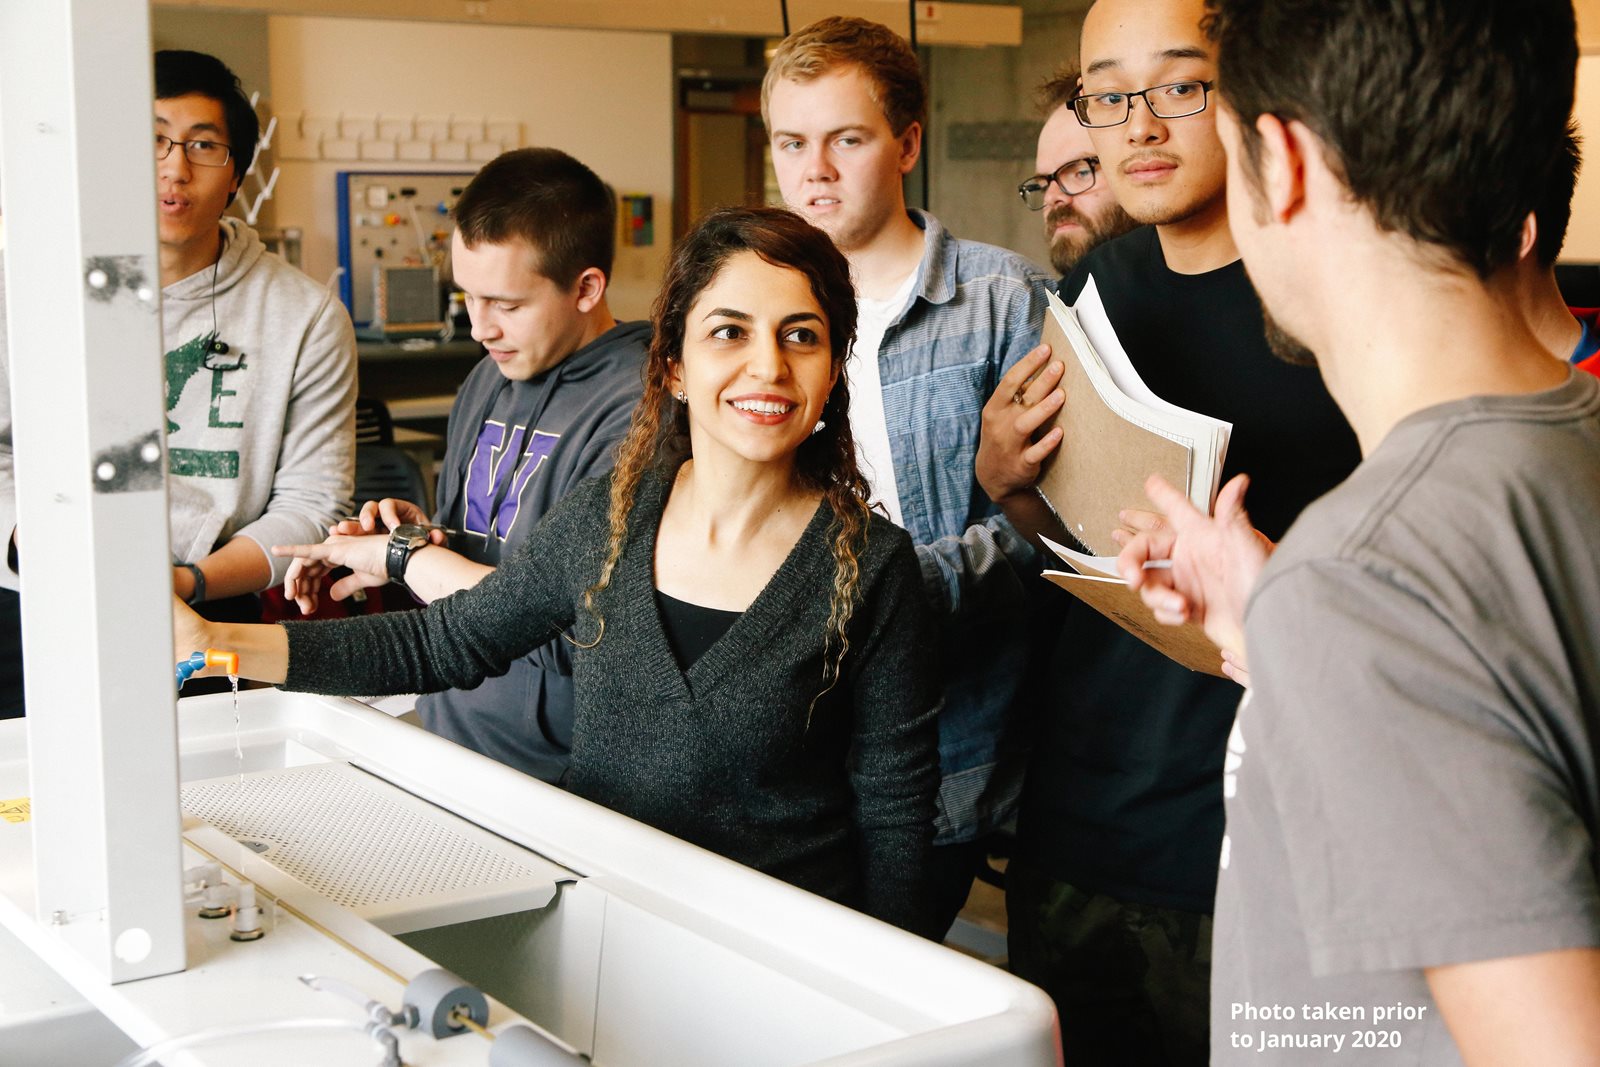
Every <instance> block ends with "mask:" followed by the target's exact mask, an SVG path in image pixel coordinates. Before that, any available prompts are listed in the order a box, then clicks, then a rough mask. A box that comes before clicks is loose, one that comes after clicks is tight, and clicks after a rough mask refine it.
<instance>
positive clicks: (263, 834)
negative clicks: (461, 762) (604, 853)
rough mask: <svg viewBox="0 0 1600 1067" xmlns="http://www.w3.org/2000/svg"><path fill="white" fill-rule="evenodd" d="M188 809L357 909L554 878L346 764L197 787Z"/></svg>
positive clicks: (187, 791)
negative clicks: (473, 838)
mask: <svg viewBox="0 0 1600 1067" xmlns="http://www.w3.org/2000/svg"><path fill="white" fill-rule="evenodd" d="M183 807H184V810H185V811H188V812H189V813H190V814H192V815H194V816H195V817H197V818H200V819H203V820H205V821H206V822H208V823H210V824H212V825H213V826H215V827H217V828H218V829H219V830H221V831H222V832H224V833H226V834H227V835H228V836H230V837H232V838H234V839H235V840H239V841H242V842H245V843H247V844H249V843H251V842H257V843H259V844H260V845H265V846H266V847H265V849H261V848H259V847H258V848H257V851H260V852H262V854H263V855H264V856H265V857H266V858H267V859H268V860H270V861H271V862H272V863H273V865H274V866H277V867H279V868H281V869H282V870H283V871H285V872H287V873H288V874H291V875H293V876H294V877H295V878H297V879H299V880H300V881H301V882H304V883H305V884H306V885H308V886H310V887H311V888H313V889H315V890H317V891H318V892H320V893H322V894H323V895H324V896H326V897H327V898H328V899H330V900H332V901H334V902H335V903H338V904H342V905H344V906H346V907H350V908H356V909H361V908H363V907H367V906H371V905H376V904H391V903H394V902H398V901H406V900H412V899H415V898H419V897H434V896H438V895H440V894H448V893H451V892H456V891H460V890H481V889H491V888H494V887H497V886H511V885H514V884H519V883H526V882H529V881H540V880H543V879H544V878H546V877H547V876H546V875H545V874H544V872H541V871H538V870H536V869H535V868H533V867H531V866H527V865H524V864H522V863H519V862H517V860H516V858H515V856H514V854H512V853H513V850H512V848H511V847H510V846H504V847H503V850H502V848H498V847H494V846H496V845H499V844H500V842H499V840H498V839H496V838H492V837H490V836H489V835H488V834H486V833H485V832H484V831H482V830H479V829H478V828H477V827H474V826H472V824H470V823H465V822H464V821H462V820H460V819H458V818H456V817H455V816H453V815H450V814H449V813H447V812H443V811H440V810H438V809H436V808H433V807H431V806H430V805H427V804H424V803H423V802H421V801H419V800H417V799H416V798H414V797H411V796H410V795H408V794H405V793H402V792H400V791H399V790H397V789H395V787H394V786H392V785H390V784H389V783H387V782H384V781H382V780H381V779H376V778H373V777H372V776H370V775H368V774H366V773H365V772H363V771H360V770H358V769H356V768H354V767H351V766H349V765H348V764H343V763H326V764H318V765H316V766H310V767H292V768H288V769H286V770H281V771H271V772H267V773H262V774H252V775H246V776H245V777H244V779H243V782H242V783H241V781H240V779H239V778H237V777H232V776H230V777H227V778H216V779H212V780H210V781H206V782H197V783H194V784H192V785H189V786H186V787H185V788H184V790H183ZM469 834H470V835H473V836H478V837H480V838H481V839H483V840H479V841H474V840H472V839H471V837H470V836H469Z"/></svg>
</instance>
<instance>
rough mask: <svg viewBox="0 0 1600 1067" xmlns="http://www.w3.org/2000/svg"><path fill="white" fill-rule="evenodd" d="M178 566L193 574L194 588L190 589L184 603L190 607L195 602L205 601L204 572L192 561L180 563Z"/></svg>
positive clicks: (202, 602) (201, 602)
mask: <svg viewBox="0 0 1600 1067" xmlns="http://www.w3.org/2000/svg"><path fill="white" fill-rule="evenodd" d="M179 566H181V567H182V568H183V569H184V570H186V571H188V572H189V573H190V574H191V575H193V576H194V588H193V589H192V590H190V592H189V599H188V600H186V601H184V603H186V604H188V605H189V606H190V607H194V606H195V605H196V604H204V603H205V601H206V572H205V571H203V570H201V569H200V568H199V567H197V566H195V565H194V564H193V563H181V564H179Z"/></svg>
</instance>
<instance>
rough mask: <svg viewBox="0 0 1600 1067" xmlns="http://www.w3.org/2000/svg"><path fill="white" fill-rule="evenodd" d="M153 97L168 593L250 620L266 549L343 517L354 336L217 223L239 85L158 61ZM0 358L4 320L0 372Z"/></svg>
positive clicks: (3, 618) (15, 579)
mask: <svg viewBox="0 0 1600 1067" xmlns="http://www.w3.org/2000/svg"><path fill="white" fill-rule="evenodd" d="M155 86H156V101H155V131H154V132H155V145H154V154H155V159H156V163H155V166H156V211H157V237H158V242H159V267H160V273H161V287H162V288H161V320H162V339H163V343H164V347H165V348H166V350H167V352H166V358H165V372H166V373H165V384H166V397H167V404H166V409H167V446H168V448H167V458H168V467H169V472H170V475H171V477H170V480H169V483H168V484H169V492H170V494H171V506H170V510H169V521H170V525H171V534H172V552H173V559H174V566H173V583H172V584H173V590H174V592H176V593H177V594H178V595H179V596H181V597H183V598H184V599H185V600H187V601H189V602H190V603H191V604H194V605H196V606H197V608H198V610H200V611H201V612H202V613H203V614H206V615H208V616H210V617H214V618H231V619H239V620H245V619H251V620H254V619H259V617H260V605H259V602H258V601H257V598H256V597H255V595H254V594H255V593H257V592H258V591H260V590H262V589H264V588H266V587H268V586H270V585H273V584H275V583H276V582H278V581H280V580H282V577H283V573H284V571H285V570H286V569H287V568H288V565H289V561H288V560H275V559H274V558H273V557H272V556H271V555H270V554H269V552H268V549H269V548H271V546H272V545H275V544H297V543H303V542H307V541H318V540H321V539H322V537H323V535H324V534H325V533H326V531H327V527H328V524H329V523H331V522H333V521H334V520H335V519H337V518H338V517H339V516H340V515H342V514H343V513H344V511H345V509H346V508H347V507H348V506H349V498H350V493H351V488H352V482H353V479H354V474H355V435H354V419H355V415H354V412H355V377H356V374H355V334H354V331H353V330H352V329H351V326H350V317H349V316H348V315H347V314H346V313H345V310H344V307H343V305H341V304H340V303H339V301H338V300H337V299H336V298H335V297H333V296H332V295H331V294H329V292H328V291H327V290H325V289H324V288H323V287H322V286H320V285H318V284H316V283H315V282H313V281H312V280H311V279H310V278H308V277H306V276H305V275H304V274H302V273H301V272H300V271H298V270H296V269H294V268H293V267H291V266H289V265H288V264H287V263H285V262H284V261H283V260H281V259H279V258H278V257H277V256H275V255H273V254H271V253H269V252H267V251H266V248H265V246H263V245H262V243H261V241H260V239H259V238H258V237H257V236H256V233H255V231H254V230H252V229H251V228H250V227H248V226H246V225H245V224H244V223H242V222H240V221H239V220H238V219H235V218H224V217H223V211H224V210H225V209H226V208H227V206H228V205H229V204H230V203H232V201H233V199H234V197H235V196H236V195H237V194H238V191H239V187H240V184H241V183H242V182H243V180H244V176H245V172H246V171H247V170H249V168H250V162H251V160H252V159H253V158H254V156H255V149H256V138H257V133H258V128H257V120H256V115H255V110H254V108H253V107H252V106H251V104H250V101H249V99H248V98H247V97H246V96H245V95H244V93H243V91H242V90H241V89H240V86H239V79H238V78H237V77H235V76H234V74H233V72H232V71H230V70H229V69H228V68H227V66H226V65H224V64H223V63H222V62H221V61H220V60H218V59H216V58H215V57H213V56H209V55H204V54H202V53H199V52H181V51H162V52H158V53H156V57H155ZM0 318H3V308H0ZM4 344H5V334H4V329H3V323H0V363H3V362H4V360H5V358H6V357H7V355H8V354H7V353H6V352H5V350H4ZM43 355H45V354H43V353H21V352H19V353H16V354H15V358H17V359H28V358H40V357H42V356H43ZM6 381H7V377H6V375H4V374H0V531H4V532H5V534H6V535H7V536H8V538H9V543H8V548H9V551H8V553H7V558H6V565H5V566H3V567H0V586H4V587H5V589H6V590H7V592H5V593H4V594H0V601H9V603H3V602H0V690H6V689H9V690H10V692H9V693H5V692H0V715H4V714H6V713H7V711H10V712H12V713H14V714H20V712H21V705H22V694H21V686H20V671H15V670H14V668H15V666H16V665H17V664H19V663H20V661H19V660H18V659H17V657H18V655H19V654H20V653H19V651H18V650H17V649H16V648H13V647H8V646H9V644H10V643H8V642H7V641H6V635H7V634H8V633H9V634H12V635H14V634H15V632H16V630H17V628H18V623H17V619H16V615H15V605H16V602H15V597H14V596H12V595H11V594H10V593H9V590H12V589H16V588H17V587H18V586H19V585H20V583H21V575H22V574H23V573H24V571H23V557H25V556H26V551H27V550H26V541H27V539H28V538H29V537H31V536H43V534H42V533H41V532H38V531H32V530H28V531H23V532H22V534H21V536H20V537H19V536H18V533H17V529H16V500H15V495H14V488H13V481H12V472H13V467H12V453H11V416H10V395H9V393H8V392H7V390H6ZM186 651H187V650H186ZM8 667H11V668H13V670H14V673H15V675H16V678H15V683H14V684H13V685H10V686H8V685H6V682H8V681H11V679H9V678H7V677H5V675H6V674H7V668H8Z"/></svg>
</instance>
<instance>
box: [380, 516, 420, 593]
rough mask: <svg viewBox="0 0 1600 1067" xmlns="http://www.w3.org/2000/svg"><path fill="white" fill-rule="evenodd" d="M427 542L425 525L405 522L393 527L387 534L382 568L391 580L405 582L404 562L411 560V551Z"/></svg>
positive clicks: (402, 583) (395, 582)
mask: <svg viewBox="0 0 1600 1067" xmlns="http://www.w3.org/2000/svg"><path fill="white" fill-rule="evenodd" d="M427 543H428V529H427V527H425V526H416V525H411V524H407V525H403V526H396V527H395V528H394V530H393V531H392V532H391V533H390V534H389V551H388V553H387V554H386V555H385V556H384V569H385V570H386V571H388V573H389V580H390V581H391V582H393V583H394V584H395V585H400V586H403V585H405V584H406V564H408V563H410V562H411V553H412V552H414V551H416V550H417V549H419V548H421V547H422V546H423V545H425V544H427Z"/></svg>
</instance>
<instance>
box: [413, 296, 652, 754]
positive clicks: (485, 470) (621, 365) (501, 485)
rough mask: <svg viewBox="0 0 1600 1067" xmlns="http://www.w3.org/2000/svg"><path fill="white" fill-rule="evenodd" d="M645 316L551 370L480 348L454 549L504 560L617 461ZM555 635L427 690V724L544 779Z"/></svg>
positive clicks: (453, 438)
mask: <svg viewBox="0 0 1600 1067" xmlns="http://www.w3.org/2000/svg"><path fill="white" fill-rule="evenodd" d="M649 344H650V325H649V323H645V322H624V323H619V324H618V325H616V326H614V327H612V328H611V329H610V330H608V331H606V332H605V333H604V334H602V335H601V336H599V337H597V338H595V339H594V340H593V341H591V342H590V343H589V344H587V345H585V346H584V347H582V348H580V349H578V351H576V352H574V353H573V354H572V355H570V356H568V357H567V358H566V359H564V360H562V361H561V362H560V363H558V364H556V365H555V366H554V367H552V368H551V369H550V370H548V371H546V372H545V373H543V374H541V375H539V376H537V377H535V378H533V379H531V380H529V381H525V382H516V381H510V380H508V379H507V378H506V377H505V376H504V375H502V374H501V373H500V371H499V370H498V368H497V367H496V366H495V364H494V361H493V360H490V359H488V358H485V359H484V360H483V361H482V362H480V363H479V364H478V365H477V366H476V367H475V368H473V371H472V373H471V374H470V375H468V376H467V380H466V383H465V384H464V385H463V386H462V387H461V392H460V393H459V394H458V395H457V396H456V402H455V405H454V407H453V408H452V409H451V411H450V428H449V440H448V443H447V444H446V447H445V458H444V465H443V468H442V469H441V470H440V473H439V491H438V498H439V499H438V504H439V506H438V511H437V521H438V522H440V523H441V524H443V525H445V526H449V527H450V528H451V529H454V530H459V531H461V532H460V533H458V534H456V535H455V536H454V537H452V538H451V541H450V547H451V548H453V549H455V550H456V551H458V552H460V553H461V554H463V555H465V556H468V557H469V558H471V559H473V560H475V561H477V562H479V563H487V564H490V565H491V566H492V565H497V564H498V563H499V562H500V560H501V558H502V557H505V556H507V555H509V554H510V553H511V551H512V550H513V549H515V548H516V547H517V546H518V545H520V544H521V543H522V542H523V540H524V539H525V538H526V537H527V536H528V532H529V531H530V530H532V529H533V528H534V527H535V526H537V525H538V524H539V520H540V519H542V518H544V515H545V512H547V511H549V510H550V509H551V508H552V507H554V506H555V504H556V502H557V501H559V500H561V499H562V498H563V497H565V496H566V495H567V494H568V493H569V492H571V491H572V489H573V487H575V486H576V485H577V484H578V483H579V482H581V481H583V480H584V479H586V478H590V477H593V476H594V475H596V474H601V473H604V472H605V471H608V470H610V469H611V467H612V465H613V464H614V463H615V462H616V450H617V445H618V444H619V443H620V442H621V440H622V438H623V437H625V436H626V435H627V432H628V423H629V420H630V418H631V417H632V415H633V408H634V405H635V404H636V403H637V402H638V399H639V394H640V393H641V392H642V391H643V377H642V371H643V367H644V357H645V350H646V349H647V348H648V347H649ZM565 645H566V642H564V641H562V640H560V639H559V638H558V639H557V640H555V641H552V642H551V643H550V644H548V645H545V646H543V647H541V648H537V649H535V650H534V651H533V652H531V653H529V654H528V655H526V656H524V657H523V658H521V659H519V660H517V661H516V662H514V663H513V664H512V665H511V667H510V669H509V670H508V671H507V672H506V673H505V674H504V675H501V676H499V677H493V678H488V679H486V680H485V681H484V682H483V683H482V684H481V685H479V686H478V687H477V688H475V689H449V690H446V691H445V692H442V693H433V694H431V695H429V696H425V697H423V698H422V699H421V700H420V701H418V703H417V710H418V712H419V714H420V715H421V717H422V721H423V724H424V725H426V726H427V727H428V729H430V730H432V731H433V732H434V733H436V734H439V735H440V736H442V737H447V738H449V739H450V740H452V741H454V742H456V743H457V744H459V745H464V746H466V747H467V748H471V749H473V750H475V751H477V752H481V753H483V754H484V755H486V756H489V757H491V758H493V759H497V760H499V761H500V762H501V763H505V764H508V765H509V766H512V767H515V768H516V769H517V770H520V771H522V772H523V773H525V774H531V775H533V776H534V777H536V778H542V779H544V780H545V781H547V782H559V781H560V780H561V779H562V777H563V776H564V775H565V773H566V770H567V762H568V751H569V749H570V748H571V747H572V659H571V656H570V655H569V653H568V650H567V648H566V647H565Z"/></svg>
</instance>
